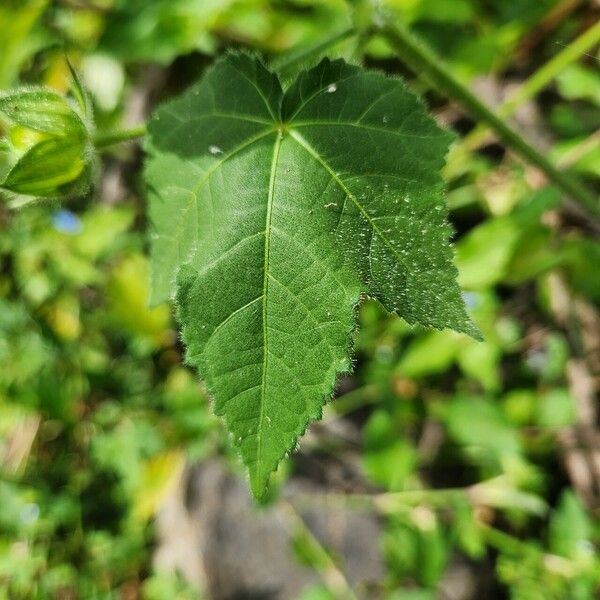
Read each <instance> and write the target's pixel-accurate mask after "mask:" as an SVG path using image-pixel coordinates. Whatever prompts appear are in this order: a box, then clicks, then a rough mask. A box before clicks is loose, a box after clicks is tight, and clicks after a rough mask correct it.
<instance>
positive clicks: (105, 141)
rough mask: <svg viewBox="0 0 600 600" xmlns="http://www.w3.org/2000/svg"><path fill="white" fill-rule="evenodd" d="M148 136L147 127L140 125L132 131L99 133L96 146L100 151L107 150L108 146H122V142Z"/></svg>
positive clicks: (95, 142)
mask: <svg viewBox="0 0 600 600" xmlns="http://www.w3.org/2000/svg"><path fill="white" fill-rule="evenodd" d="M144 135H146V125H144V124H142V125H138V126H137V127H132V128H130V129H119V130H116V131H107V132H104V133H99V134H98V135H96V136H95V138H94V146H96V148H97V149H98V150H100V149H102V148H106V147H107V146H113V145H114V144H120V143H121V142H129V141H131V140H135V139H137V138H140V137H143V136H144Z"/></svg>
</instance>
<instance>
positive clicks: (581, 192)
mask: <svg viewBox="0 0 600 600" xmlns="http://www.w3.org/2000/svg"><path fill="white" fill-rule="evenodd" d="M378 28H379V30H380V32H381V33H382V34H383V35H384V36H385V37H386V38H387V40H388V41H389V42H390V44H391V45H392V46H393V47H394V48H395V50H396V52H397V53H398V56H399V57H400V59H401V60H403V61H404V62H405V63H406V64H407V65H408V66H409V67H410V68H411V69H412V70H413V71H414V72H415V73H417V74H419V75H423V76H425V77H426V78H427V79H428V80H429V81H430V82H431V83H432V84H433V85H435V87H436V88H438V89H439V90H440V91H441V92H443V93H444V94H446V95H447V96H449V97H450V98H453V99H454V100H456V101H458V102H459V103H460V104H461V105H462V106H463V107H464V108H465V109H466V110H467V111H468V112H470V113H471V115H472V116H473V117H475V118H476V119H478V120H480V121H482V122H484V123H486V124H487V125H488V126H489V127H491V128H492V129H493V130H494V131H495V132H496V134H497V135H498V137H499V138H501V139H502V140H503V141H504V142H505V143H506V144H507V145H508V146H509V147H511V148H512V149H513V150H515V151H516V152H517V153H518V154H520V155H521V157H522V158H524V159H525V160H526V161H527V162H528V163H530V164H532V165H534V166H536V167H538V168H539V169H540V170H541V171H543V173H544V174H545V175H546V177H547V178H548V179H549V180H550V181H552V182H553V183H554V184H555V185H557V186H558V187H559V188H561V189H562V190H563V192H564V193H565V194H566V195H567V197H568V199H570V200H572V201H574V203H575V206H574V208H575V209H578V211H579V212H585V213H586V214H587V216H588V217H589V218H592V219H594V218H595V219H596V220H597V219H598V218H600V202H599V201H598V198H597V197H596V196H595V195H594V194H593V193H592V192H591V191H589V190H588V189H587V188H586V187H585V186H584V185H582V184H581V183H580V182H579V181H578V180H577V179H575V178H574V177H572V176H571V175H569V174H567V173H564V172H562V171H559V170H558V169H557V168H556V166H555V165H554V164H553V163H552V162H551V161H550V160H549V159H548V158H546V156H544V155H543V154H542V153H541V152H539V151H538V150H536V149H535V148H534V147H533V146H531V145H530V144H529V143H528V142H526V141H525V140H524V139H523V137H521V135H520V134H519V133H517V132H516V131H515V130H514V129H512V128H511V127H509V126H508V125H507V124H506V123H505V122H504V120H503V119H502V118H500V117H499V116H498V115H496V114H495V113H494V112H493V111H492V110H491V109H490V108H489V107H488V106H486V105H485V104H484V103H483V102H481V100H479V99H478V98H477V97H476V96H475V95H474V94H472V93H471V91H470V90H469V89H467V88H466V87H465V86H464V85H463V84H462V83H460V82H459V81H458V80H457V79H456V78H455V77H454V76H453V75H452V74H451V73H450V71H449V70H448V69H447V67H445V66H444V65H443V63H442V61H441V59H440V58H439V57H437V56H436V55H435V54H434V53H433V52H432V51H431V50H430V49H429V48H427V47H425V46H424V45H423V44H422V43H421V42H420V41H419V40H417V39H416V38H415V37H414V36H413V35H412V34H411V33H410V32H408V31H407V30H406V29H405V28H404V27H401V26H399V25H397V24H390V23H387V22H383V23H382V24H380V25H379V26H378Z"/></svg>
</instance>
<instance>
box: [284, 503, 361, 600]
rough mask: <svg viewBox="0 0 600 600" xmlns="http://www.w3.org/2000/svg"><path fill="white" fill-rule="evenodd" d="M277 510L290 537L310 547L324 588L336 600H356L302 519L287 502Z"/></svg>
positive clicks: (346, 582) (337, 569)
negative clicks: (297, 538)
mask: <svg viewBox="0 0 600 600" xmlns="http://www.w3.org/2000/svg"><path fill="white" fill-rule="evenodd" d="M279 510H280V512H281V513H282V515H283V516H284V517H285V519H286V521H287V522H288V524H289V528H290V530H291V532H290V533H291V534H292V536H300V537H302V538H303V539H304V542H305V543H306V544H308V545H309V546H310V554H311V558H312V561H311V562H312V565H311V566H312V567H313V568H314V569H315V570H316V571H317V572H318V573H319V575H320V577H321V579H322V580H323V583H324V584H325V587H326V588H327V590H328V591H329V593H330V594H331V595H332V596H333V597H334V598H336V600H358V598H357V597H356V594H355V593H354V591H353V590H352V586H351V585H350V584H349V583H348V580H347V579H346V577H345V576H344V574H343V572H342V571H341V570H340V569H339V568H338V566H337V565H336V563H335V561H334V560H333V558H332V557H331V556H330V554H329V553H328V552H327V550H326V549H325V548H324V547H323V545H322V544H321V542H320V541H319V540H318V539H317V538H316V537H315V536H314V534H313V532H312V531H311V530H310V529H309V528H308V526H307V525H306V523H305V522H304V519H303V518H302V517H301V516H300V514H299V513H298V512H297V511H296V509H295V508H294V506H293V505H292V504H290V503H289V502H286V501H282V502H280V503H279Z"/></svg>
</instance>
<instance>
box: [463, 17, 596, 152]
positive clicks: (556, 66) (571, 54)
mask: <svg viewBox="0 0 600 600" xmlns="http://www.w3.org/2000/svg"><path fill="white" fill-rule="evenodd" d="M598 43H600V21H598V23H596V24H595V25H593V26H592V27H590V28H589V29H587V30H586V31H584V32H583V33H582V34H581V35H580V36H579V37H578V38H577V39H575V40H574V41H572V42H571V43H570V44H569V45H568V46H566V47H565V48H564V49H563V50H562V51H561V52H559V53H558V54H556V55H555V56H553V57H552V58H551V59H550V60H549V61H548V62H547V63H546V64H544V65H543V66H542V67H540V68H539V69H538V70H537V71H536V72H535V73H534V74H533V75H532V76H531V77H529V78H528V79H526V80H525V81H524V82H523V83H522V84H521V85H520V86H519V87H518V88H517V89H516V90H515V91H514V92H513V93H512V94H511V95H510V97H509V98H508V99H507V100H506V101H505V102H504V103H503V104H502V105H501V106H500V107H499V108H498V110H497V114H498V116H499V117H503V118H506V117H510V116H511V115H513V114H514V113H515V111H516V110H517V109H518V108H519V106H521V105H522V104H523V103H524V102H526V101H527V100H529V99H530V98H533V97H534V96H535V95H536V94H537V93H538V92H540V91H541V90H543V89H544V88H545V87H546V86H547V85H548V84H549V83H550V82H551V81H552V80H553V79H555V78H556V76H557V75H558V74H559V73H561V71H563V70H564V69H565V68H566V67H568V66H569V65H570V64H571V63H573V62H575V61H576V60H578V59H579V58H581V56H583V55H584V54H585V53H586V52H587V51H588V50H591V49H592V48H593V47H594V46H595V45H596V44H598ZM488 135H489V130H488V128H487V127H485V125H478V126H477V127H476V128H475V129H474V130H473V131H472V132H471V133H469V135H467V136H465V138H464V139H463V140H462V141H461V144H462V145H463V146H464V147H465V148H467V149H469V150H475V149H476V148H478V147H479V146H480V145H481V144H482V143H484V142H485V141H486V140H487V138H488Z"/></svg>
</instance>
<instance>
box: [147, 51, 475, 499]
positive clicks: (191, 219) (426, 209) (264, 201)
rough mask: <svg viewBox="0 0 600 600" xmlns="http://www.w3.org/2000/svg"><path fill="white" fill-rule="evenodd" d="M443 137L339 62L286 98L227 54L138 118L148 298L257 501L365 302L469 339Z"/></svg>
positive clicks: (403, 95)
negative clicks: (164, 314) (175, 337)
mask: <svg viewBox="0 0 600 600" xmlns="http://www.w3.org/2000/svg"><path fill="white" fill-rule="evenodd" d="M451 139H452V138H451V136H450V135H449V134H448V133H447V132H445V131H442V130H440V129H439V128H438V127H437V126H436V124H435V123H434V121H433V120H432V119H431V118H430V117H428V116H427V113H426V111H425V109H424V107H423V105H422V104H421V102H419V100H418V99H417V98H416V97H415V96H414V95H413V94H412V93H411V92H409V91H408V90H407V89H406V87H405V86H404V84H403V83H402V82H401V81H399V80H397V79H391V78H387V77H384V76H383V75H381V74H378V73H372V72H368V71H364V70H362V69H360V68H359V67H355V66H351V65H348V64H346V63H345V62H344V61H341V60H340V61H335V62H330V61H329V60H324V61H322V62H321V63H320V64H319V65H318V66H317V67H315V68H313V69H312V70H310V71H307V72H303V73H301V74H300V76H299V77H298V79H297V80H296V82H295V83H294V84H292V85H291V86H290V88H289V89H287V91H285V92H283V90H282V88H281V85H280V82H279V80H278V78H277V77H276V76H275V75H274V74H272V73H270V72H269V71H267V70H266V69H265V67H263V66H262V64H261V63H260V62H259V61H258V60H255V59H252V58H250V57H248V56H245V55H229V56H228V57H227V58H225V59H224V60H221V61H219V62H218V63H217V64H216V66H215V67H214V68H213V69H211V70H210V71H209V72H208V73H207V74H206V76H205V77H204V79H203V80H202V81H201V82H200V83H199V84H197V85H195V86H193V87H192V88H191V89H190V90H189V91H188V92H187V93H185V94H184V95H183V96H182V97H181V98H179V99H176V100H174V101H172V102H170V103H168V104H166V105H165V106H163V107H162V108H160V109H159V110H158V111H157V113H156V114H155V116H154V117H153V119H152V120H151V121H150V124H149V140H148V143H147V151H148V154H149V159H148V163H147V168H146V178H147V182H148V184H149V190H150V196H151V204H150V217H151V221H152V222H153V225H154V229H155V231H154V239H153V246H152V264H153V301H154V302H160V301H162V300H165V299H167V298H168V297H170V296H173V295H174V296H176V301H177V304H178V315H179V319H180V321H181V323H182V325H183V339H184V341H185V343H186V344H187V346H188V360H189V362H191V363H193V364H194V365H196V366H197V367H198V369H199V371H200V374H201V375H202V377H203V378H204V380H205V381H206V384H207V386H208V388H209V389H210V390H211V392H212V395H213V397H214V400H215V412H216V413H217V414H219V415H223V416H224V417H225V420H226V422H227V425H228V428H229V430H230V431H231V433H232V435H233V440H234V443H235V444H236V446H237V447H238V448H239V450H240V452H241V455H242V457H243V460H244V462H245V464H246V465H247V466H248V469H249V472H250V480H251V487H252V490H253V492H254V494H255V495H256V496H260V495H261V494H262V493H263V492H264V489H265V487H266V484H267V482H268V478H269V474H270V473H271V472H272V471H273V470H274V469H275V468H276V467H277V464H278V463H279V461H280V460H281V459H282V457H283V456H284V455H285V454H286V453H287V452H289V451H290V450H291V449H292V448H293V447H294V444H295V442H296V439H297V437H298V436H300V435H301V434H302V433H303V432H304V430H305V428H306V426H307V424H308V422H309V421H310V420H311V419H315V418H319V417H320V415H321V411H322V407H323V404H324V403H325V401H326V400H327V398H329V397H330V396H331V393H332V391H333V387H334V384H335V379H336V376H337V374H338V373H340V372H341V371H348V370H349V369H350V368H351V360H350V356H349V346H350V336H351V332H352V330H353V329H354V327H355V307H356V305H357V304H358V302H359V301H360V299H361V297H362V296H363V295H365V294H368V295H371V296H374V297H376V298H378V299H379V300H380V301H381V302H382V304H383V305H384V306H385V307H386V308H387V309H388V310H389V311H393V312H397V313H398V314H399V315H401V316H402V317H404V318H405V319H406V320H407V321H409V322H411V323H420V324H422V325H425V326H429V327H437V328H444V327H451V328H453V329H456V330H457V331H462V332H466V333H469V334H470V335H473V336H478V331H477V329H476V328H475V326H474V325H473V324H472V323H471V322H470V320H469V319H468V317H467V315H466V312H465V309H464V306H463V302H462V298H461V295H460V290H459V288H458V285H457V283H456V275H457V273H456V269H455V268H454V266H453V264H452V250H451V248H450V246H449V244H448V238H449V236H450V234H451V229H450V226H449V225H448V223H447V221H446V208H445V206H444V202H443V196H442V193H443V184H442V180H441V177H440V175H439V169H440V168H441V166H442V164H443V161H444V155H445V153H446V150H447V147H448V144H449V142H450V140H451Z"/></svg>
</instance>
